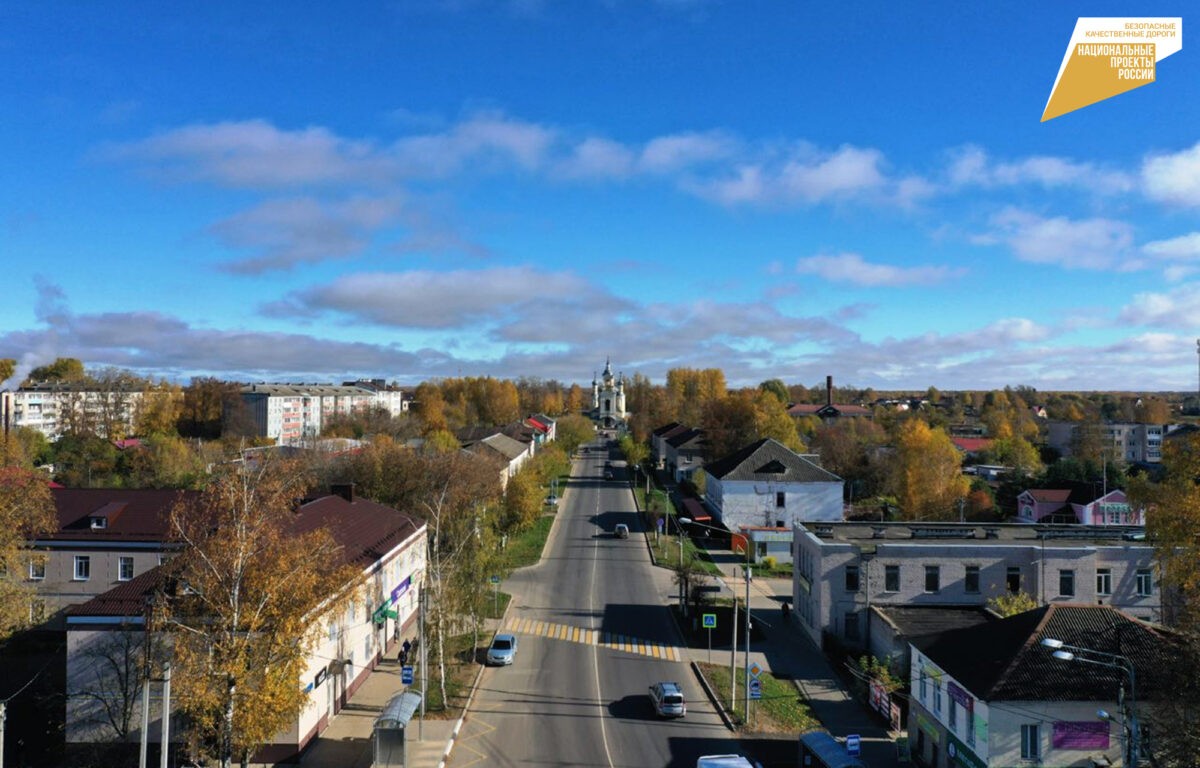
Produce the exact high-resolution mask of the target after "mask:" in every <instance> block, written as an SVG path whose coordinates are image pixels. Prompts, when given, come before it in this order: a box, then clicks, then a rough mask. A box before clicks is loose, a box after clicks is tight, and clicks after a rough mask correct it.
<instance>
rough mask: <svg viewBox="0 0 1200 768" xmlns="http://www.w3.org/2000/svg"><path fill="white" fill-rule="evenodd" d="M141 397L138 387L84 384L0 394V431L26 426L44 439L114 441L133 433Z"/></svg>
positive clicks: (55, 384) (50, 384) (46, 385)
mask: <svg viewBox="0 0 1200 768" xmlns="http://www.w3.org/2000/svg"><path fill="white" fill-rule="evenodd" d="M163 396H167V395H166V393H163ZM145 397H146V392H144V391H143V390H142V389H141V388H138V387H132V386H131V387H106V386H100V385H97V384H91V383H85V382H43V383H37V384H31V385H28V386H23V387H20V388H18V389H16V390H5V391H3V392H0V431H7V430H8V429H15V428H17V427H27V428H29V429H35V430H37V431H38V432H41V433H42V434H43V435H45V436H46V439H47V440H56V439H58V437H59V436H60V435H62V434H63V433H64V432H68V431H77V432H87V433H91V434H95V435H98V436H99V437H103V438H108V439H113V440H115V439H119V438H122V437H125V436H127V435H131V434H134V426H135V424H136V422H137V417H138V414H139V412H140V410H141V407H142V401H143V399H144V398H145Z"/></svg>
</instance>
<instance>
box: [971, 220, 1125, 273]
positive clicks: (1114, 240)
mask: <svg viewBox="0 0 1200 768" xmlns="http://www.w3.org/2000/svg"><path fill="white" fill-rule="evenodd" d="M992 225H993V227H995V231H994V232H993V233H990V234H989V235H987V236H985V237H984V239H982V240H980V242H986V241H987V238H988V237H991V238H995V239H997V240H999V241H1002V242H1005V243H1007V244H1008V246H1009V247H1010V248H1012V250H1013V253H1015V254H1016V255H1017V258H1019V259H1021V260H1022V261H1028V262H1032V263H1035V264H1057V265H1058V266H1061V267H1064V268H1067V269H1113V268H1117V269H1120V270H1123V271H1125V270H1130V269H1135V268H1140V267H1142V266H1143V265H1142V263H1141V262H1139V261H1136V260H1132V259H1130V258H1129V253H1130V249H1131V246H1132V244H1133V230H1132V228H1131V227H1130V226H1129V225H1128V224H1127V223H1125V222H1123V221H1116V220H1113V219H1105V218H1094V219H1068V218H1066V217H1063V216H1058V217H1054V218H1049V219H1047V218H1042V217H1040V216H1038V215H1036V214H1034V213H1030V212H1028V211H1023V210H1020V209H1017V208H1007V209H1005V210H1003V211H1001V212H1000V213H998V214H996V215H995V216H993V217H992Z"/></svg>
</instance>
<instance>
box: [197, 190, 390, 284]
mask: <svg viewBox="0 0 1200 768" xmlns="http://www.w3.org/2000/svg"><path fill="white" fill-rule="evenodd" d="M400 212H401V204H400V201H399V200H397V199H395V198H369V197H355V198H350V199H348V200H342V201H337V202H324V201H320V200H317V199H314V198H311V197H304V198H291V199H282V200H268V201H266V202H264V203H261V204H259V205H257V206H255V207H254V208H251V209H249V210H247V211H243V212H241V213H239V214H236V215H235V216H231V217H230V218H227V219H224V220H222V221H219V222H217V223H216V224H214V225H212V227H211V231H212V233H213V234H214V235H215V236H216V237H217V239H218V240H220V241H221V242H222V243H223V244H224V245H226V246H228V247H230V248H234V249H238V250H250V251H254V252H255V255H254V256H251V257H248V258H244V259H239V260H236V261H231V262H229V263H227V264H226V265H225V269H226V270H227V271H230V272H240V273H246V274H259V273H261V272H265V271H267V270H270V269H290V268H292V267H295V266H297V265H299V264H306V263H315V262H320V261H324V260H327V259H339V258H346V257H349V256H354V255H356V254H358V253H360V252H361V251H362V250H363V249H364V248H366V247H367V245H368V244H369V243H370V240H371V236H372V234H373V233H375V232H376V231H378V230H380V229H382V228H384V227H387V226H389V225H391V224H393V223H395V222H396V220H397V218H398V216H399V214H400Z"/></svg>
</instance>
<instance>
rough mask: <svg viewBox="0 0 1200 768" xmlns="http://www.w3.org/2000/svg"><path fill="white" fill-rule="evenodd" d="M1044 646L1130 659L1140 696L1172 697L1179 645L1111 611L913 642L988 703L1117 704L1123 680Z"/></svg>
mask: <svg viewBox="0 0 1200 768" xmlns="http://www.w3.org/2000/svg"><path fill="white" fill-rule="evenodd" d="M1044 638H1054V639H1056V640H1061V641H1063V642H1064V643H1066V644H1067V645H1073V646H1077V647H1079V648H1087V649H1091V650H1094V651H1100V652H1103V653H1113V654H1120V655H1122V656H1125V657H1126V658H1128V659H1130V660H1131V661H1132V662H1133V664H1134V668H1135V670H1136V673H1137V679H1138V693H1139V695H1141V694H1142V693H1143V692H1145V693H1152V692H1154V691H1156V690H1157V691H1166V690H1169V689H1170V685H1171V682H1170V671H1169V670H1170V669H1171V664H1170V658H1171V656H1172V652H1171V647H1172V645H1173V644H1174V643H1175V642H1176V639H1175V637H1174V636H1173V635H1171V634H1170V633H1168V632H1166V631H1164V630H1162V629H1159V628H1157V627H1155V626H1153V625H1151V624H1147V623H1146V622H1143V621H1138V620H1137V619H1134V618H1131V617H1130V616H1127V615H1125V614H1124V613H1121V612H1120V611H1118V610H1116V609H1114V608H1112V607H1111V606H1107V605H1061V604H1060V605H1048V606H1043V607H1041V608H1035V609H1034V610H1032V611H1026V612H1024V613H1019V614H1017V615H1015V616H1009V617H1008V618H1005V619H1000V620H998V621H994V622H990V623H988V624H981V625H977V626H974V627H967V628H964V629H956V630H950V631H947V632H941V633H938V634H936V635H929V636H926V637H918V638H914V639H913V641H912V642H913V645H914V646H916V647H917V648H918V649H919V650H920V651H921V652H922V653H924V654H925V655H926V656H928V657H929V658H930V659H931V660H932V661H933V663H935V664H937V665H938V666H939V667H941V668H942V669H943V670H945V671H946V672H947V673H948V674H950V675H952V676H953V677H954V678H955V679H957V680H958V681H959V682H960V683H962V684H963V685H964V686H966V687H967V688H968V689H970V690H971V692H972V693H974V694H975V695H976V696H977V697H979V698H980V699H983V700H984V701H1113V700H1114V699H1116V694H1117V689H1118V687H1119V685H1120V684H1121V682H1122V681H1123V680H1124V679H1125V675H1124V673H1123V672H1121V671H1119V670H1116V669H1110V668H1108V667H1104V666H1097V665H1095V664H1086V665H1085V664H1083V663H1080V662H1072V661H1061V660H1059V659H1056V658H1054V657H1053V656H1051V649H1049V648H1046V647H1045V646H1043V645H1041V641H1042V640H1043V639H1044Z"/></svg>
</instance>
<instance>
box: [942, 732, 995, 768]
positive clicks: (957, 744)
mask: <svg viewBox="0 0 1200 768" xmlns="http://www.w3.org/2000/svg"><path fill="white" fill-rule="evenodd" d="M946 755H947V756H948V757H949V758H950V759H951V760H952V761H953V763H952V765H957V766H961V768H987V763H986V762H984V761H983V760H981V759H980V758H979V756H978V755H976V754H975V753H974V752H972V751H971V748H970V747H968V746H967V745H966V744H963V743H962V742H961V741H959V740H958V739H956V738H955V737H954V734H952V733H947V734H946Z"/></svg>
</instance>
